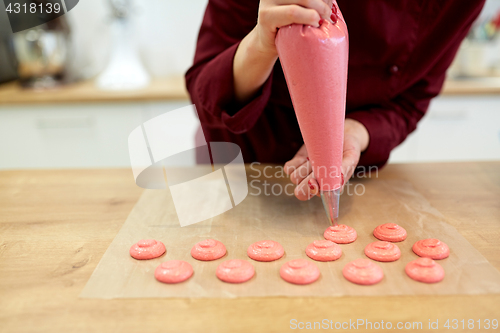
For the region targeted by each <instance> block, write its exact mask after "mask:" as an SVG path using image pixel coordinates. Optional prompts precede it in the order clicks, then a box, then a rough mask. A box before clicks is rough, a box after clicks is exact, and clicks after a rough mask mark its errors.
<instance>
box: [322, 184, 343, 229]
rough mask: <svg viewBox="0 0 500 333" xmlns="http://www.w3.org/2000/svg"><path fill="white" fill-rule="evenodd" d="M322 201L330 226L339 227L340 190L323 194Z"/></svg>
mask: <svg viewBox="0 0 500 333" xmlns="http://www.w3.org/2000/svg"><path fill="white" fill-rule="evenodd" d="M321 200H322V201H323V207H324V208H325V212H326V217H327V218H328V222H329V223H330V225H337V220H338V218H339V202H340V189H337V190H333V191H323V192H321Z"/></svg>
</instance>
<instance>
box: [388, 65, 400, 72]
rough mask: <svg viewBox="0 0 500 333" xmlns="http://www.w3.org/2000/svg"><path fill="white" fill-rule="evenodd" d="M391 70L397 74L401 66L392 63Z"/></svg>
mask: <svg viewBox="0 0 500 333" xmlns="http://www.w3.org/2000/svg"><path fill="white" fill-rule="evenodd" d="M389 71H390V72H391V74H396V73H397V72H399V67H398V66H396V65H392V66H391V68H389Z"/></svg>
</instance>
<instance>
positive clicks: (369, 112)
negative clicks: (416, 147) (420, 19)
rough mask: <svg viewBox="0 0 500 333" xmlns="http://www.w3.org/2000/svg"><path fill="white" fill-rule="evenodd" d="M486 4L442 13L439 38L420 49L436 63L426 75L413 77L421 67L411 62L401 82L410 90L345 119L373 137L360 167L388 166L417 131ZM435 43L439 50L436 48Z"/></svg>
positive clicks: (426, 41) (426, 39)
mask: <svg viewBox="0 0 500 333" xmlns="http://www.w3.org/2000/svg"><path fill="white" fill-rule="evenodd" d="M483 4H484V1H478V2H475V3H474V2H470V3H469V4H468V6H469V8H463V9H462V10H461V11H460V12H459V13H457V11H456V10H448V11H443V12H445V13H446V17H442V18H441V19H440V20H437V22H438V23H437V24H436V26H434V27H432V29H431V30H432V31H435V32H436V35H437V36H439V37H436V38H428V36H426V38H424V42H423V43H424V44H423V45H420V47H422V48H423V49H425V50H429V54H428V57H429V59H433V60H434V61H432V62H428V64H427V65H426V66H427V67H426V68H424V69H423V70H422V69H421V68H419V69H418V70H419V71H421V70H422V72H423V73H424V74H423V75H414V73H412V67H417V66H418V65H417V64H418V63H419V61H418V59H415V66H413V63H412V62H409V63H407V64H406V66H405V68H404V69H403V73H402V75H404V74H405V73H404V71H405V70H406V71H407V75H406V76H403V77H402V79H403V80H402V82H410V84H409V85H408V87H407V88H404V90H402V91H401V92H399V93H397V94H396V96H394V97H393V98H392V99H391V100H390V101H388V102H387V103H386V105H380V106H379V105H377V106H372V107H369V108H366V109H361V110H356V111H354V112H350V113H347V114H346V118H351V119H355V120H357V121H359V122H361V123H362V124H363V125H364V126H365V127H366V129H367V130H368V133H369V135H370V143H369V145H368V148H367V149H366V150H365V151H364V152H363V153H362V154H361V158H360V161H359V164H358V165H359V166H371V165H375V166H379V167H381V166H383V165H385V164H386V163H387V160H388V159H389V155H390V152H391V150H392V149H394V148H395V147H396V146H398V145H399V144H400V143H401V142H403V141H404V140H405V138H406V137H407V136H408V134H410V133H411V132H413V131H414V130H415V129H416V127H417V123H418V121H419V120H420V119H422V117H423V116H424V115H425V113H426V112H427V109H428V107H429V104H430V101H431V100H432V98H434V97H435V96H437V95H438V94H439V93H440V91H441V88H442V86H443V83H444V80H445V76H446V70H447V69H448V67H449V66H450V64H451V62H452V61H453V58H454V57H455V55H456V53H457V50H458V48H459V46H460V44H461V42H462V40H463V39H464V38H465V37H466V35H467V33H468V31H469V29H470V27H471V25H472V23H473V22H474V20H475V19H476V17H477V16H478V15H479V13H480V11H481V8H482V6H483ZM450 5H452V3H451V2H450ZM464 7H466V6H464ZM455 8H456V7H455ZM436 43H438V44H439V47H436ZM404 84H405V83H402V85H404Z"/></svg>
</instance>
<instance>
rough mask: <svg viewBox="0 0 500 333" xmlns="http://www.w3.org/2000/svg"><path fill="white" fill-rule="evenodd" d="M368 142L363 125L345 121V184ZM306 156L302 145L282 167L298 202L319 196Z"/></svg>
mask: <svg viewBox="0 0 500 333" xmlns="http://www.w3.org/2000/svg"><path fill="white" fill-rule="evenodd" d="M369 141H370V136H369V134H368V131H367V130H366V128H365V126H364V125H363V124H361V123H360V122H358V121H356V120H353V119H349V118H347V119H346V120H345V124H344V152H343V155H342V173H343V175H344V179H345V182H347V181H348V180H349V178H351V176H352V175H353V173H354V169H355V168H356V166H357V165H358V162H359V157H360V156H361V152H363V151H364V150H366V148H367V147H368V143H369ZM307 156H308V155H307V149H306V146H305V145H303V146H302V147H301V148H300V149H299V151H298V152H297V154H295V156H294V157H293V158H292V159H291V160H290V161H288V162H286V163H285V166H284V168H285V172H286V174H287V175H289V176H290V180H291V181H292V183H294V184H296V185H297V187H295V191H294V193H295V196H296V197H297V199H299V200H309V199H311V198H312V197H313V196H315V195H319V194H320V191H319V184H318V182H317V181H316V179H315V178H314V175H313V173H312V165H311V162H310V161H309V158H308V157H307ZM344 184H345V183H344ZM344 184H342V186H343V185H344Z"/></svg>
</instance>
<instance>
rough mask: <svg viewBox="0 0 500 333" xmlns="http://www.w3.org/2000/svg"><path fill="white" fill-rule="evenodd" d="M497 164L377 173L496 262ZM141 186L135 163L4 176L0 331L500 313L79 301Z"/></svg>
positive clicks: (236, 326)
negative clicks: (407, 185) (407, 188)
mask: <svg viewBox="0 0 500 333" xmlns="http://www.w3.org/2000/svg"><path fill="white" fill-rule="evenodd" d="M261 167H264V165H262V166H261ZM499 171H500V162H476V163H443V164H396V165H394V164H392V165H388V166H387V167H386V168H384V169H383V170H381V171H380V173H379V178H380V179H385V180H388V179H400V180H406V181H409V182H411V183H412V184H413V186H414V188H415V189H416V190H417V191H418V192H420V193H421V194H422V195H423V196H424V197H425V198H426V199H427V200H428V201H429V202H430V204H431V205H432V206H434V207H435V208H436V209H438V210H439V211H440V212H441V213H442V214H443V215H444V216H445V217H446V219H447V222H448V223H450V224H452V225H453V226H454V227H455V228H456V229H457V230H458V231H459V232H460V233H461V234H462V235H463V236H464V237H465V238H466V239H467V240H468V241H469V242H470V243H471V244H472V245H473V246H474V247H476V248H477V249H478V250H479V251H480V252H481V253H482V254H483V255H484V256H485V257H486V259H488V260H489V261H490V263H491V264H492V265H493V266H494V267H495V268H496V269H499V270H500V256H498V253H499V252H500V206H499V205H498V199H499V198H500V172H499ZM371 181H377V179H373V180H371ZM142 191H143V190H142V189H140V188H138V187H137V186H136V185H135V184H134V181H133V177H132V172H131V171H130V170H129V169H107V170H105V169H96V170H45V171H40V170H25V171H2V172H0V230H1V232H0V295H1V297H0V309H2V312H1V314H0V331H2V332H9V333H12V332H28V331H29V332H51V333H53V332H97V331H100V332H181V331H182V332H284V331H288V330H290V320H291V319H297V320H298V321H301V322H307V321H309V322H314V321H319V322H320V321H321V320H323V319H331V320H334V321H340V322H344V321H347V322H349V320H350V319H351V320H356V319H358V318H359V319H364V320H368V321H371V322H375V321H377V322H380V321H381V320H383V321H384V322H387V321H392V322H393V323H396V322H417V321H420V322H423V325H424V326H423V329H424V331H426V328H427V325H428V320H429V319H430V320H431V321H433V322H434V321H436V320H439V325H440V328H441V329H442V327H443V326H442V325H443V324H444V323H445V321H446V320H447V319H457V320H458V321H461V320H462V319H464V320H465V323H466V325H467V321H468V320H469V319H473V320H474V321H475V322H476V323H477V320H481V322H483V320H484V319H489V320H492V319H500V310H499V308H498V304H500V295H476V296H465V295H454V296H398V297H395V296H391V297H333V298H308V297H300V298H286V297H270V298H238V299H116V300H97V299H79V298H78V295H79V294H80V292H81V291H82V289H83V287H84V286H85V284H86V282H87V281H88V279H89V278H90V276H91V274H92V272H93V271H94V269H95V267H96V265H97V264H98V263H99V260H100V259H101V257H102V256H103V254H104V252H105V251H106V249H107V248H108V246H109V244H110V243H111V241H112V240H113V238H114V237H115V236H116V234H117V232H118V231H119V229H120V228H121V226H122V224H123V222H124V221H125V219H126V218H127V215H128V213H129V212H130V211H131V209H132V207H133V206H134V204H135V203H136V201H137V200H138V198H139V196H140V195H141V193H142ZM374 331H376V330H374ZM377 331H378V330H377Z"/></svg>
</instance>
